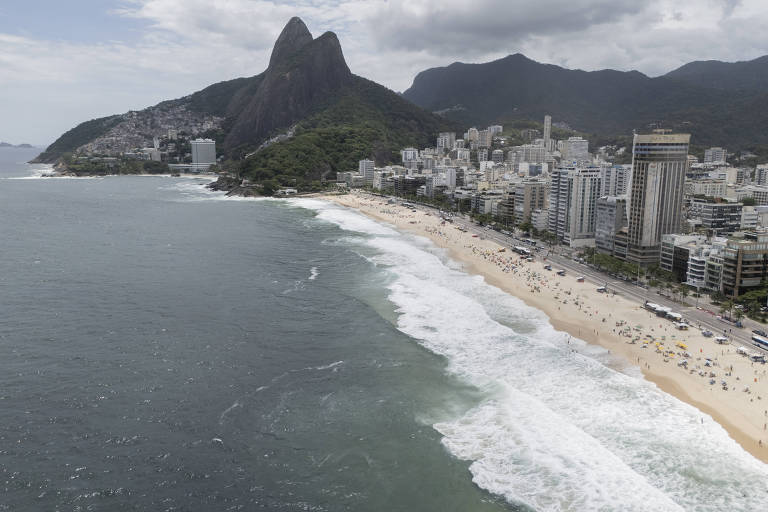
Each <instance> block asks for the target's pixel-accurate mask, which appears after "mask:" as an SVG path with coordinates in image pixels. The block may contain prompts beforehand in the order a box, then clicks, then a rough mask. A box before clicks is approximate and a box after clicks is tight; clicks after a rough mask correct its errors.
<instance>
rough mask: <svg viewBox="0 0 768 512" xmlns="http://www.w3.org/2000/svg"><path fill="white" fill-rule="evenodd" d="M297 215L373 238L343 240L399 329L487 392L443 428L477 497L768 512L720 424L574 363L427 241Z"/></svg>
mask: <svg viewBox="0 0 768 512" xmlns="http://www.w3.org/2000/svg"><path fill="white" fill-rule="evenodd" d="M291 204H293V205H296V206H301V207H306V208H310V209H313V210H315V211H316V212H317V217H318V218H319V219H321V220H322V221H326V222H331V223H334V224H336V225H338V226H339V227H341V228H342V229H345V230H349V231H355V232H358V233H363V234H365V235H367V236H365V237H356V238H350V237H345V239H346V240H349V242H350V243H357V244H362V247H360V248H359V250H361V251H362V252H364V253H365V255H366V256H367V257H368V258H369V259H370V260H371V261H372V262H373V263H374V264H375V265H376V266H377V267H379V268H381V269H383V270H384V271H386V272H388V273H389V274H390V276H391V279H390V281H389V292H390V293H389V298H390V300H391V301H392V302H393V303H394V304H395V305H396V307H397V311H398V313H399V318H398V328H399V329H400V330H401V331H403V332H404V333H406V334H408V335H410V336H411V337H413V338H414V339H416V340H418V341H419V343H421V344H422V345H424V346H425V347H426V348H428V349H429V350H431V351H433V352H434V353H436V354H440V355H442V356H444V357H446V359H447V361H448V362H449V371H450V372H452V373H453V374H454V375H456V376H457V377H459V378H461V379H462V380H464V381H466V382H468V383H470V384H472V385H474V386H475V387H477V388H478V389H480V390H482V391H483V392H484V396H485V397H486V398H485V399H484V400H483V401H482V402H481V403H479V404H478V405H477V406H476V407H474V408H472V409H471V410H469V411H467V412H466V413H464V414H463V415H461V417H458V418H455V419H452V420H450V421H443V422H441V423H437V424H435V425H434V428H435V429H436V430H437V431H439V432H440V433H441V434H442V435H443V436H444V438H443V443H444V444H445V446H446V447H447V448H448V449H449V450H450V451H451V453H453V454H454V455H455V456H456V457H459V458H461V459H465V460H468V461H471V465H470V470H471V472H472V475H473V480H474V481H475V482H476V483H477V484H478V485H479V486H481V487H483V488H485V489H487V490H489V491H491V492H493V493H496V494H499V495H502V496H504V497H505V498H506V499H507V500H509V501H510V502H512V503H520V504H526V505H528V506H530V507H532V508H534V509H536V510H546V511H563V510H606V511H607V510H622V511H683V510H697V511H722V510H763V509H765V508H766V506H768V466H766V465H765V464H763V463H761V462H760V461H758V460H757V459H755V458H754V457H752V456H751V455H750V454H748V453H747V452H746V451H744V450H743V449H742V448H741V447H740V446H739V445H738V444H737V443H736V442H735V441H733V440H732V439H731V438H730V437H729V436H728V434H727V433H726V431H725V430H724V429H723V428H722V427H720V425H718V424H717V423H715V422H714V421H713V420H712V419H711V418H710V417H708V416H706V415H704V414H702V413H701V412H700V411H698V410H697V409H695V408H694V407H692V406H689V405H687V404H685V403H683V402H681V401H679V400H677V399H675V398H674V397H672V396H670V395H667V394H665V393H663V392H661V391H660V390H659V389H658V388H656V386H654V385H653V384H650V383H648V382H646V381H644V380H642V379H640V378H637V377H636V376H632V375H628V374H625V373H621V372H618V371H615V370H613V369H611V368H608V367H607V366H605V365H604V364H603V363H602V362H601V359H602V357H601V355H602V354H604V351H602V349H598V348H591V347H590V348H589V350H581V351H580V352H584V353H586V354H589V355H584V354H582V353H574V352H572V351H571V349H572V348H573V343H572V344H571V345H568V344H567V343H566V342H565V340H566V335H565V334H564V333H561V332H557V331H555V330H554V329H553V328H552V326H551V325H550V324H549V321H548V319H547V317H546V315H544V314H543V313H542V312H540V311H538V310H535V309H533V308H530V307H528V306H526V305H525V304H524V303H523V302H522V301H520V300H518V299H516V298H515V297H512V296H510V295H508V294H506V293H504V292H502V291H501V290H499V289H497V288H494V287H492V286H490V285H488V284H486V283H485V282H484V281H483V279H482V278H480V277H478V276H470V275H467V274H465V273H463V272H461V271H460V270H457V268H456V265H452V264H450V262H447V261H445V259H444V257H443V256H442V253H440V251H439V250H437V249H436V248H435V246H434V245H432V244H431V243H430V242H429V241H427V240H425V239H421V238H416V237H412V236H409V235H403V234H399V233H398V232H396V231H395V230H393V229H391V228H389V227H387V226H384V225H382V224H379V223H376V222H374V221H372V220H371V219H369V218H367V217H364V216H362V215H361V214H359V213H357V212H354V211H351V210H348V209H345V208H341V207H338V206H335V205H331V204H329V203H325V202H322V201H302V200H292V201H291ZM580 344H581V346H582V347H584V345H583V343H580ZM584 348H586V347H584ZM595 356H598V357H595ZM702 418H703V419H704V422H703V423H702V421H701V420H702Z"/></svg>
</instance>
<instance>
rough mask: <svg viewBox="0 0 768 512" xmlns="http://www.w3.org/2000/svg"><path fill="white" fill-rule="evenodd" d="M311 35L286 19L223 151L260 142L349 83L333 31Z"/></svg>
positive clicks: (301, 117)
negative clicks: (285, 23) (264, 67)
mask: <svg viewBox="0 0 768 512" xmlns="http://www.w3.org/2000/svg"><path fill="white" fill-rule="evenodd" d="M307 36H308V37H309V40H307ZM311 37H312V36H311V35H309V31H308V30H307V28H306V26H305V25H304V23H303V22H302V21H301V20H299V19H298V18H293V19H292V20H291V21H290V22H289V23H288V25H287V26H286V27H285V29H284V30H283V32H282V33H281V34H280V37H279V38H278V39H277V42H276V43H275V47H274V49H273V51H272V57H271V59H270V64H269V68H267V70H266V72H265V73H264V74H263V78H262V79H261V81H260V83H259V86H258V88H257V89H256V91H254V93H253V95H252V96H251V98H250V100H249V101H248V102H247V103H245V104H244V105H243V106H242V111H241V112H239V113H238V114H237V116H236V118H235V119H234V123H233V125H232V129H231V130H230V131H229V134H228V135H227V137H226V139H225V141H224V146H225V149H227V150H232V149H234V148H237V147H240V146H244V145H254V144H260V143H261V142H262V141H264V140H265V139H267V138H269V137H270V136H273V135H275V133H276V132H277V131H281V130H284V129H285V128H287V127H289V126H291V125H293V124H295V123H296V122H297V121H299V120H301V119H303V118H305V117H307V115H309V114H310V113H312V112H313V111H316V110H318V109H319V108H320V107H321V106H322V105H323V104H325V103H327V102H328V100H329V98H330V97H332V96H333V95H334V93H336V92H337V91H339V90H340V89H342V88H344V87H345V86H347V85H349V84H350V83H351V80H352V73H351V72H350V71H349V67H347V63H346V62H345V60H344V55H343V53H342V51H341V45H340V44H339V40H338V38H337V37H336V34H334V33H333V32H326V33H325V34H323V35H322V36H320V37H318V38H317V39H314V40H313V39H311Z"/></svg>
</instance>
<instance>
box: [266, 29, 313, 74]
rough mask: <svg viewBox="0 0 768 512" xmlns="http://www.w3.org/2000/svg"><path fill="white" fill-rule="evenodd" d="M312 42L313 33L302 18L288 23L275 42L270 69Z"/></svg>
mask: <svg viewBox="0 0 768 512" xmlns="http://www.w3.org/2000/svg"><path fill="white" fill-rule="evenodd" d="M311 42H312V33H311V32H310V31H309V29H308V28H307V26H306V25H305V24H304V22H303V21H301V18H298V17H295V16H294V17H293V18H291V19H290V21H288V24H286V25H285V28H283V31H282V32H280V36H279V37H278V38H277V41H275V46H274V48H273V49H272V56H271V57H270V58H269V67H272V66H274V65H275V64H277V63H279V62H281V61H283V60H285V59H286V58H288V57H290V56H291V55H293V54H295V53H296V52H298V51H299V50H301V49H302V48H303V47H304V46H306V45H308V44H309V43H311Z"/></svg>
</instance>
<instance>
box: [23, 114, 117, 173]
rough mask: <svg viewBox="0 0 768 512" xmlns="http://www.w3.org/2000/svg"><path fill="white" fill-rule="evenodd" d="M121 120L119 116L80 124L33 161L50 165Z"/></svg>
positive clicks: (102, 133) (99, 135)
mask: <svg viewBox="0 0 768 512" xmlns="http://www.w3.org/2000/svg"><path fill="white" fill-rule="evenodd" d="M120 120H121V116H109V117H101V118H99V119H92V120H90V121H86V122H84V123H80V124H79V125H77V126H75V127H74V128H72V129H71V130H69V131H67V132H65V133H64V135H62V136H61V137H59V138H58V139H56V142H54V143H53V144H51V145H50V146H48V148H47V149H46V150H45V151H43V152H42V153H40V155H38V157H37V158H36V159H35V160H34V161H35V162H40V163H52V162H55V161H56V160H58V159H59V158H61V157H62V156H63V155H64V153H66V152H68V151H73V150H75V149H76V148H78V147H80V146H82V145H83V144H87V143H89V142H91V141H92V140H93V139H96V138H98V137H101V136H102V135H104V134H105V133H107V132H108V131H109V130H111V129H112V128H113V127H114V126H116V125H117V124H118V123H119V122H120Z"/></svg>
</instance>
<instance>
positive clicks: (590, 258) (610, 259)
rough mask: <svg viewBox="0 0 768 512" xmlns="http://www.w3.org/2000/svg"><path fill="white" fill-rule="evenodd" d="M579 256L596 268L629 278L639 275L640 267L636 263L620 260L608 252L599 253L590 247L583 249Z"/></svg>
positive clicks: (635, 277)
mask: <svg viewBox="0 0 768 512" xmlns="http://www.w3.org/2000/svg"><path fill="white" fill-rule="evenodd" d="M581 257H582V258H584V260H585V261H586V262H587V263H589V264H591V265H595V266H596V267H597V268H598V269H600V270H602V271H605V272H609V273H611V274H618V275H620V276H624V277H627V278H629V279H637V277H638V275H640V270H641V269H640V267H639V266H638V265H635V264H634V263H629V262H627V261H623V260H620V259H619V258H616V257H614V256H611V255H609V254H601V253H599V252H597V251H596V250H595V249H594V248H592V247H589V248H587V249H585V250H584V252H582V253H581Z"/></svg>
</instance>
